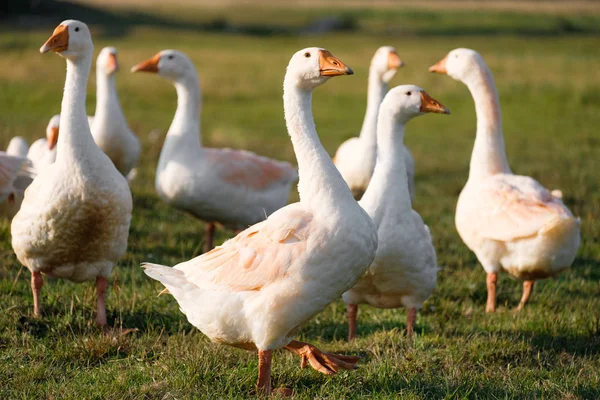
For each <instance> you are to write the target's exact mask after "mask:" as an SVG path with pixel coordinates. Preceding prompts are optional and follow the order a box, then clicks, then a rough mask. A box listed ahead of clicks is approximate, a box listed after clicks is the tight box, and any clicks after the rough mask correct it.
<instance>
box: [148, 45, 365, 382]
mask: <svg viewBox="0 0 600 400" xmlns="http://www.w3.org/2000/svg"><path fill="white" fill-rule="evenodd" d="M349 73H351V70H349V69H348V68H347V67H345V66H344V65H343V64H342V63H341V62H340V61H339V60H337V59H335V58H334V57H333V56H332V55H331V53H329V52H327V51H326V50H323V49H318V48H308V49H304V50H302V51H299V52H297V53H296V54H295V55H294V56H293V57H292V59H291V60H290V64H289V66H288V69H287V73H286V77H285V83H284V108H285V119H286V124H287V128H288V131H289V134H290V136H291V139H292V143H293V145H294V151H295V152H296V155H297V159H298V167H299V174H300V181H299V185H298V188H299V193H300V202H298V203H294V204H291V205H288V206H286V207H283V208H281V209H280V210H278V211H276V212H274V213H273V214H271V215H270V216H269V217H268V218H267V219H266V220H265V221H263V222H260V223H258V224H255V225H253V226H251V227H250V228H248V229H246V230H244V231H243V232H241V233H240V234H238V235H237V236H236V237H235V238H233V239H231V240H229V241H227V242H225V243H224V244H223V245H222V246H219V247H217V248H215V249H214V250H212V251H210V252H209V253H206V254H204V255H202V256H199V257H196V258H194V259H192V260H190V261H187V262H184V263H181V264H178V265H176V266H175V267H173V268H169V267H164V266H159V265H154V264H148V265H146V267H145V272H146V274H147V275H149V276H150V277H152V278H153V279H156V280H158V281H160V282H161V283H162V284H163V285H164V286H165V287H166V288H167V289H168V291H169V293H171V294H172V295H173V296H174V297H175V299H176V300H177V302H178V303H179V306H180V309H181V311H182V312H183V313H184V314H186V316H187V318H188V320H189V321H190V322H191V323H192V324H193V325H195V326H196V327H197V328H199V329H200V330H201V331H202V332H203V333H204V334H206V335H207V336H208V337H209V338H211V340H213V341H215V342H219V343H224V344H228V345H231V346H236V347H241V348H245V349H248V350H258V354H259V362H260V366H259V381H258V387H259V389H260V390H264V391H266V392H267V393H268V392H269V391H270V387H271V386H270V365H271V355H272V351H273V350H275V349H278V348H282V347H285V348H286V349H287V350H289V351H292V352H294V353H296V354H299V355H301V356H302V357H303V360H304V362H305V361H308V362H310V364H311V366H313V367H314V368H315V369H317V370H319V371H321V372H323V373H326V374H333V373H335V372H336V371H337V370H338V369H339V368H349V369H350V368H352V366H353V364H354V363H355V362H356V361H357V359H354V358H350V357H343V356H332V355H330V354H326V353H321V352H320V351H318V350H317V349H316V348H314V347H313V346H311V345H308V344H304V343H300V342H296V341H294V340H293V337H294V335H295V334H296V333H297V332H298V330H299V328H300V327H301V326H302V324H304V323H305V322H306V321H307V320H308V319H310V318H311V317H313V316H314V315H316V314H317V313H319V312H320V311H321V310H323V308H324V307H326V306H327V305H328V304H329V303H331V302H333V301H335V299H336V298H337V297H339V296H340V295H341V294H342V293H343V292H344V291H345V290H347V289H348V288H350V287H351V286H352V285H354V284H355V283H356V281H357V280H358V279H359V278H360V277H361V276H362V274H363V273H364V271H365V270H366V268H367V267H368V265H369V263H370V262H371V261H372V259H373V256H374V254H375V249H376V247H377V235H376V232H375V228H374V226H373V223H372V221H371V219H370V218H369V216H368V215H367V214H366V213H365V212H364V211H363V210H362V209H361V208H360V207H359V206H358V204H357V203H356V201H355V200H354V198H353V197H352V195H351V193H350V191H349V190H348V188H347V186H346V184H345V183H344V181H343V179H342V177H341V176H340V174H339V172H338V171H337V170H336V168H335V167H334V165H333V163H332V162H331V160H330V158H329V156H328V155H327V153H326V151H325V149H324V148H323V147H322V145H321V143H320V141H319V138H318V135H317V133H316V130H315V126H314V121H313V117H312V110H311V99H312V90H313V89H314V88H315V87H317V86H319V85H320V84H322V83H324V82H325V81H326V80H327V79H328V78H329V77H332V76H336V75H345V74H349Z"/></svg>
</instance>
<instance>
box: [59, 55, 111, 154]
mask: <svg viewBox="0 0 600 400" xmlns="http://www.w3.org/2000/svg"><path fill="white" fill-rule="evenodd" d="M91 66H92V50H90V51H89V52H88V53H86V54H84V55H82V56H81V57H80V58H78V59H75V60H71V59H67V78H66V80H65V90H64V93H63V99H62V105H61V112H60V135H59V136H58V144H57V152H56V161H57V162H68V163H73V164H80V163H83V162H88V158H86V157H85V156H84V155H85V154H88V155H89V154H90V152H94V151H97V152H99V151H100V149H98V147H97V146H96V143H94V139H93V138H92V134H91V132H90V127H89V125H88V120H87V112H86V110H85V96H86V89H87V81H88V77H89V74H90V67H91Z"/></svg>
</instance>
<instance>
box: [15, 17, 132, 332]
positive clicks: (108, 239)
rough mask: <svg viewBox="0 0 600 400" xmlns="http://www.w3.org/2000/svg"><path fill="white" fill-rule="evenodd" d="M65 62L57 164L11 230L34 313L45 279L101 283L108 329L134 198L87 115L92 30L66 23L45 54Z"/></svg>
mask: <svg viewBox="0 0 600 400" xmlns="http://www.w3.org/2000/svg"><path fill="white" fill-rule="evenodd" d="M50 50H52V51H54V52H57V53H59V54H60V55H61V56H63V57H64V58H66V60H67V77H66V82H65V90H64V96H63V101H62V107H61V117H60V118H61V121H60V122H61V123H60V126H61V134H60V136H59V138H58V152H57V154H56V161H55V162H54V163H53V164H51V165H48V166H47V167H45V168H44V169H43V170H41V171H39V174H38V175H37V177H36V179H35V180H34V181H33V182H32V184H31V185H30V186H29V188H28V190H27V192H26V194H25V199H24V200H23V204H22V206H21V209H20V210H19V212H18V214H17V215H16V216H15V218H14V219H13V222H12V226H11V233H12V246H13V249H14V251H15V254H16V255H17V258H18V259H19V261H20V262H21V263H22V264H23V265H25V266H26V267H27V268H28V269H29V270H30V271H31V272H32V288H33V290H34V312H35V314H36V315H39V312H40V300H39V296H40V290H41V286H42V274H44V275H49V276H53V277H57V278H62V279H68V280H71V281H73V282H83V281H87V280H93V279H96V288H97V291H98V316H97V322H98V323H99V324H101V325H106V312H105V306H104V292H105V291H106V285H107V281H106V277H108V275H109V274H110V272H111V270H112V268H113V266H114V265H115V264H116V262H117V261H118V260H119V258H120V257H121V256H122V255H123V254H124V253H125V250H126V248H127V237H128V232H129V222H130V219H131V211H132V199H131V192H130V191H129V186H128V184H127V181H126V180H125V178H124V177H123V176H122V175H121V174H120V173H119V172H118V171H117V170H116V168H115V167H114V165H113V164H112V162H111V161H110V159H109V158H108V157H107V156H106V155H105V154H104V153H103V152H102V151H101V150H100V149H99V148H98V147H97V146H96V144H95V143H94V140H93V138H92V135H91V132H90V130H89V126H88V123H87V120H86V114H85V97H86V96H85V92H86V84H87V79H88V76H89V71H90V67H91V62H92V52H93V45H92V40H91V35H90V33H89V30H88V28H87V26H86V25H85V24H84V23H82V22H80V21H75V20H67V21H63V22H62V23H61V24H60V25H59V26H58V27H57V28H56V29H55V31H54V33H53V35H52V36H51V38H50V39H48V41H47V42H46V44H44V46H42V48H41V49H40V51H41V52H47V51H50Z"/></svg>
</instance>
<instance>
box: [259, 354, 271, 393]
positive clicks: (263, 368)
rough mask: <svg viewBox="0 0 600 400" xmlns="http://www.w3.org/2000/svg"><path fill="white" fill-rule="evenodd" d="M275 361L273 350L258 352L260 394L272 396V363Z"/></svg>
mask: <svg viewBox="0 0 600 400" xmlns="http://www.w3.org/2000/svg"><path fill="white" fill-rule="evenodd" d="M272 360H273V351H272V350H259V351H258V383H257V384H256V391H257V393H259V394H265V395H270V394H271V391H272V388H271V361H272Z"/></svg>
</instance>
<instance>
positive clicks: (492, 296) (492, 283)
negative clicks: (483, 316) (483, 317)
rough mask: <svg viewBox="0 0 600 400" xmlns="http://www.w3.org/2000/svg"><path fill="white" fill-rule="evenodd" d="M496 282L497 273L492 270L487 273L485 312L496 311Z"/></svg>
mask: <svg viewBox="0 0 600 400" xmlns="http://www.w3.org/2000/svg"><path fill="white" fill-rule="evenodd" d="M496 282H498V273H497V272H492V273H489V274H487V282H486V283H487V291H488V298H487V306H486V307H485V312H494V311H496Z"/></svg>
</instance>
